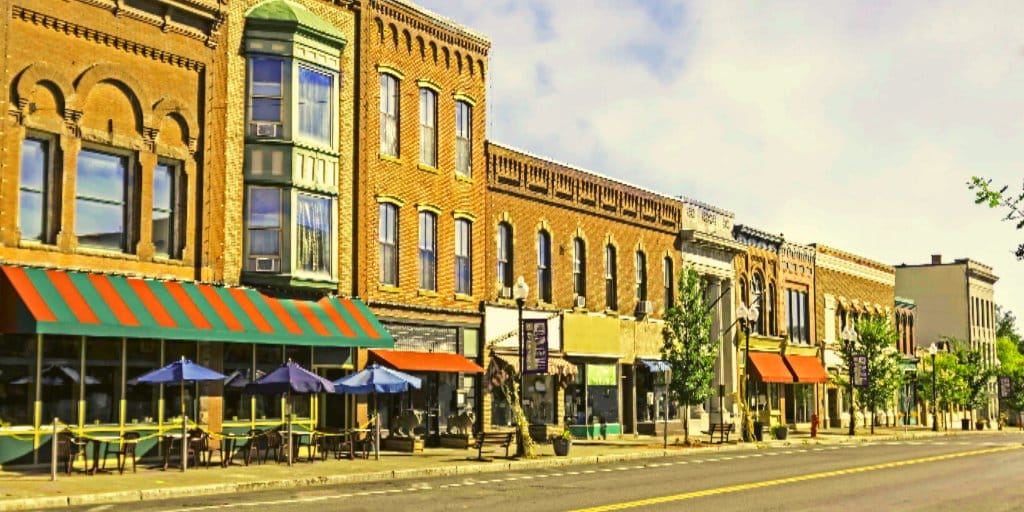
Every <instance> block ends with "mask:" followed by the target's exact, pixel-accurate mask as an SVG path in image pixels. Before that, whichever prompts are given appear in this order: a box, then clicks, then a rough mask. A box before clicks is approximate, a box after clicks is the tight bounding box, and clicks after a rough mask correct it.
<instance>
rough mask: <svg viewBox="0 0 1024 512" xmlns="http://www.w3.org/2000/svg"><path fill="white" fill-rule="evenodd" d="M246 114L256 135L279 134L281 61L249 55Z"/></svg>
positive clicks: (281, 87)
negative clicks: (247, 111)
mask: <svg viewBox="0 0 1024 512" xmlns="http://www.w3.org/2000/svg"><path fill="white" fill-rule="evenodd" d="M249 62H250V66H251V67H250V70H249V76H250V80H251V81H250V84H249V118H250V121H251V122H252V134H253V135H255V136H257V137H272V138H277V137H281V136H282V135H283V134H282V130H281V122H282V117H283V115H282V112H283V111H282V107H283V105H284V61H282V60H280V59H270V58H266V57H253V58H252V59H250V61H249Z"/></svg>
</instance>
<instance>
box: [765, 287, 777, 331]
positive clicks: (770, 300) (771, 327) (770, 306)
mask: <svg viewBox="0 0 1024 512" xmlns="http://www.w3.org/2000/svg"><path fill="white" fill-rule="evenodd" d="M764 314H765V316H766V317H768V319H767V320H768V331H767V332H768V334H771V335H772V336H775V334H776V333H777V332H778V331H777V330H776V329H775V327H776V326H775V283H768V294H767V295H766V296H765V301H764Z"/></svg>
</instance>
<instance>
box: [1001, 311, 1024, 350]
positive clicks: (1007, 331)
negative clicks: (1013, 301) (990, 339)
mask: <svg viewBox="0 0 1024 512" xmlns="http://www.w3.org/2000/svg"><path fill="white" fill-rule="evenodd" d="M996 337H997V338H1007V339H1009V340H1010V341H1012V342H1013V343H1014V345H1017V348H1018V350H1022V351H1024V339H1021V336H1020V334H1019V333H1018V332H1017V317H1015V316H1014V315H1013V311H1010V310H1008V309H1003V308H1002V306H999V305H998V304H997V305H996Z"/></svg>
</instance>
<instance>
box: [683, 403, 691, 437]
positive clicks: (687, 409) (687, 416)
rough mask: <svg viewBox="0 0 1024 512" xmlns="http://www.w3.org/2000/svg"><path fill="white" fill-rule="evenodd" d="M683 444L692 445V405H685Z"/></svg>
mask: <svg viewBox="0 0 1024 512" xmlns="http://www.w3.org/2000/svg"><path fill="white" fill-rule="evenodd" d="M683 446H690V406H689V405H687V406H684V407H683Z"/></svg>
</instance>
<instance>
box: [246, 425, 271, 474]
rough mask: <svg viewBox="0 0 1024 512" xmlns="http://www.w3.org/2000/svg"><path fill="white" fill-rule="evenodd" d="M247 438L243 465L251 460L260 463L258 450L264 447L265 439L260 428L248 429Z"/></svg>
mask: <svg viewBox="0 0 1024 512" xmlns="http://www.w3.org/2000/svg"><path fill="white" fill-rule="evenodd" d="M248 436H249V440H248V441H246V443H245V447H244V448H242V449H243V450H245V459H244V460H245V465H246V466H248V465H249V464H250V463H251V462H253V460H255V461H256V463H257V464H262V461H261V460H260V450H265V449H266V444H267V439H266V437H265V436H264V435H263V431H262V430H250V431H249V432H248Z"/></svg>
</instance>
